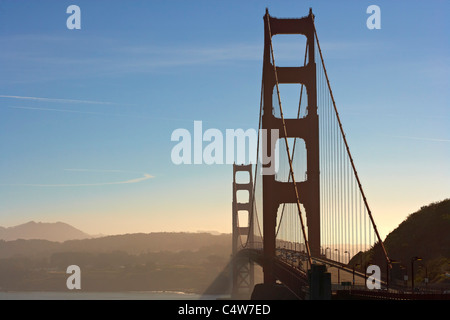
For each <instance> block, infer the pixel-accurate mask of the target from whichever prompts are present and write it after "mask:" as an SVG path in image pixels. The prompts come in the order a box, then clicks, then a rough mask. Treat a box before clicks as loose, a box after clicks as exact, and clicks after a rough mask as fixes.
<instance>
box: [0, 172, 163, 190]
mask: <svg viewBox="0 0 450 320" xmlns="http://www.w3.org/2000/svg"><path fill="white" fill-rule="evenodd" d="M64 170H65V171H86V172H130V171H122V170H88V169H64ZM152 178H154V176H152V175H150V174H148V173H143V176H142V177H139V178H134V179H129V180H124V181H114V182H99V183H78V184H71V183H65V184H8V185H4V184H3V186H15V187H96V186H109V185H119V184H131V183H138V182H142V181H145V180H148V179H152Z"/></svg>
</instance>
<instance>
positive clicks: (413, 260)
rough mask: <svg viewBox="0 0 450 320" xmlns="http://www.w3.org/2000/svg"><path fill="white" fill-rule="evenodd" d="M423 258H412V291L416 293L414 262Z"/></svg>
mask: <svg viewBox="0 0 450 320" xmlns="http://www.w3.org/2000/svg"><path fill="white" fill-rule="evenodd" d="M421 260H423V259H422V258H421V257H412V258H411V293H414V262H415V261H421Z"/></svg>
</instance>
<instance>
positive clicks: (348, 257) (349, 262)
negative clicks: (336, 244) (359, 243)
mask: <svg viewBox="0 0 450 320" xmlns="http://www.w3.org/2000/svg"><path fill="white" fill-rule="evenodd" d="M344 253H347V254H348V263H350V252H348V251H347V250H345V252H344Z"/></svg>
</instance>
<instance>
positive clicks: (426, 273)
mask: <svg viewBox="0 0 450 320" xmlns="http://www.w3.org/2000/svg"><path fill="white" fill-rule="evenodd" d="M419 268H423V269H425V279H423V281H424V282H425V287H426V289H427V290H428V268H427V266H426V265H421V266H419Z"/></svg>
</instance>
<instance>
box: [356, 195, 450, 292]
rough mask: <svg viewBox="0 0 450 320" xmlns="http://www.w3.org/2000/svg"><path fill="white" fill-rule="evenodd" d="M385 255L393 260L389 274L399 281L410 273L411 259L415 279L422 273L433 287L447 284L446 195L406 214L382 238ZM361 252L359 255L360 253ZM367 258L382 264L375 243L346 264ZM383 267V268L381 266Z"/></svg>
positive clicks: (449, 204) (449, 207) (449, 230)
mask: <svg viewBox="0 0 450 320" xmlns="http://www.w3.org/2000/svg"><path fill="white" fill-rule="evenodd" d="M384 246H385V248H386V251H387V252H388V255H389V258H390V259H392V260H395V261H396V263H394V264H393V270H392V277H393V278H394V279H399V280H400V281H403V275H405V274H407V275H408V276H409V278H410V277H411V259H412V258H413V257H420V258H422V260H420V261H416V262H415V263H414V274H415V281H416V283H421V282H422V281H423V280H424V278H425V277H426V275H427V276H428V279H429V281H430V284H433V285H434V286H435V287H439V286H448V285H450V277H449V273H450V199H446V200H443V201H441V202H436V203H432V204H430V205H428V206H424V207H422V208H421V209H420V210H419V211H417V212H415V213H413V214H411V215H409V216H408V217H407V219H405V220H404V221H403V222H402V223H401V224H400V225H399V226H398V227H397V228H396V229H395V230H394V231H392V232H391V233H390V234H389V235H388V236H387V237H386V239H385V241H384ZM361 254H362V257H361ZM361 259H362V261H363V265H365V264H366V263H368V262H371V263H373V264H377V265H379V266H386V262H385V259H384V257H383V255H382V251H381V248H380V246H379V245H375V246H374V247H373V248H372V249H371V250H369V251H367V252H364V253H359V254H358V255H355V256H354V257H353V258H352V260H351V261H350V263H349V265H353V264H355V263H360V261H361ZM382 270H384V268H382Z"/></svg>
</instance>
